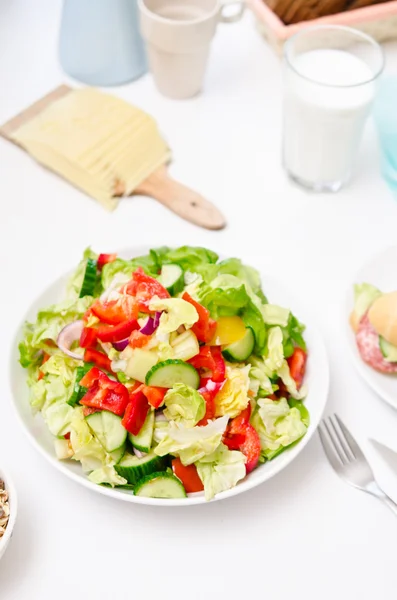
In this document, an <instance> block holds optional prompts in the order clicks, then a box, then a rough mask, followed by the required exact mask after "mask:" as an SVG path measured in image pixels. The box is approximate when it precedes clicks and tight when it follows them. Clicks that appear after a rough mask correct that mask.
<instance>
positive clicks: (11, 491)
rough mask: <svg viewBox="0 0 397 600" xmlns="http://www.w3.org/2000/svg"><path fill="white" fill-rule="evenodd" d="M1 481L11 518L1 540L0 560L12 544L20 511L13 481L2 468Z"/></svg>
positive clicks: (0, 472) (0, 470)
mask: <svg viewBox="0 0 397 600" xmlns="http://www.w3.org/2000/svg"><path fill="white" fill-rule="evenodd" d="M0 479H2V480H3V481H4V483H5V489H6V490H7V492H8V502H9V505H10V517H9V519H8V524H7V527H6V530H5V533H4V535H3V537H2V538H0V559H1V557H2V556H3V554H4V552H5V551H6V548H7V546H8V544H9V542H10V539H11V536H12V532H13V529H14V525H15V520H16V518H17V510H18V502H17V493H16V490H15V487H14V484H13V483H12V480H11V478H10V476H9V475H8V473H6V472H5V471H4V470H3V469H2V468H1V467H0Z"/></svg>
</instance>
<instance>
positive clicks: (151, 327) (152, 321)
mask: <svg viewBox="0 0 397 600" xmlns="http://www.w3.org/2000/svg"><path fill="white" fill-rule="evenodd" d="M160 317H161V312H156V314H155V315H154V317H149V318H148V320H147V321H146V323H145V325H144V326H143V327H141V329H140V330H139V331H140V332H141V333H143V334H144V335H152V333H154V332H155V331H156V329H157V327H158V326H159V324H160Z"/></svg>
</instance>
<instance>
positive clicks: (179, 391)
mask: <svg viewBox="0 0 397 600" xmlns="http://www.w3.org/2000/svg"><path fill="white" fill-rule="evenodd" d="M164 404H165V406H166V408H165V409H164V414H165V416H166V417H167V419H168V420H169V421H176V422H177V423H182V424H183V425H184V426H185V427H194V426H195V425H196V424H197V423H198V422H199V421H201V419H202V418H203V417H204V415H205V410H206V405H205V400H204V398H203V397H202V395H201V394H199V393H198V392H197V391H196V390H194V389H193V388H191V387H189V386H188V385H185V384H184V383H176V384H175V385H174V386H173V387H172V388H171V389H169V390H168V392H167V393H166V395H165V396H164Z"/></svg>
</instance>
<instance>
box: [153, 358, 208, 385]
mask: <svg viewBox="0 0 397 600" xmlns="http://www.w3.org/2000/svg"><path fill="white" fill-rule="evenodd" d="M145 383H146V385H153V386H155V387H164V388H172V386H173V385H174V384H175V383H184V384H186V385H189V386H190V387H192V388H194V389H195V390H197V389H198V387H199V385H200V376H199V374H198V373H197V371H196V369H195V368H194V367H193V365H191V364H189V363H186V362H183V360H180V359H174V358H170V359H169V360H164V361H162V362H159V363H157V365H154V367H152V368H151V369H150V371H149V373H148V374H147V375H146V380H145Z"/></svg>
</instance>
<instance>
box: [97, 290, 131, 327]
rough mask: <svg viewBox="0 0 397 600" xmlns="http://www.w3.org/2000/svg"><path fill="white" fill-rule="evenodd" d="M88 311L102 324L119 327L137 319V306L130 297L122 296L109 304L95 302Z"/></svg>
mask: <svg viewBox="0 0 397 600" xmlns="http://www.w3.org/2000/svg"><path fill="white" fill-rule="evenodd" d="M90 311H91V312H92V313H93V314H94V315H95V316H96V317H98V319H100V320H101V321H102V322H103V323H108V324H109V325H119V323H123V321H128V320H131V319H136V318H137V317H138V306H137V303H136V301H135V300H134V298H132V297H131V296H122V297H121V298H119V299H118V300H110V301H109V302H101V301H100V300H95V302H94V303H93V304H92V306H91V308H90Z"/></svg>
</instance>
